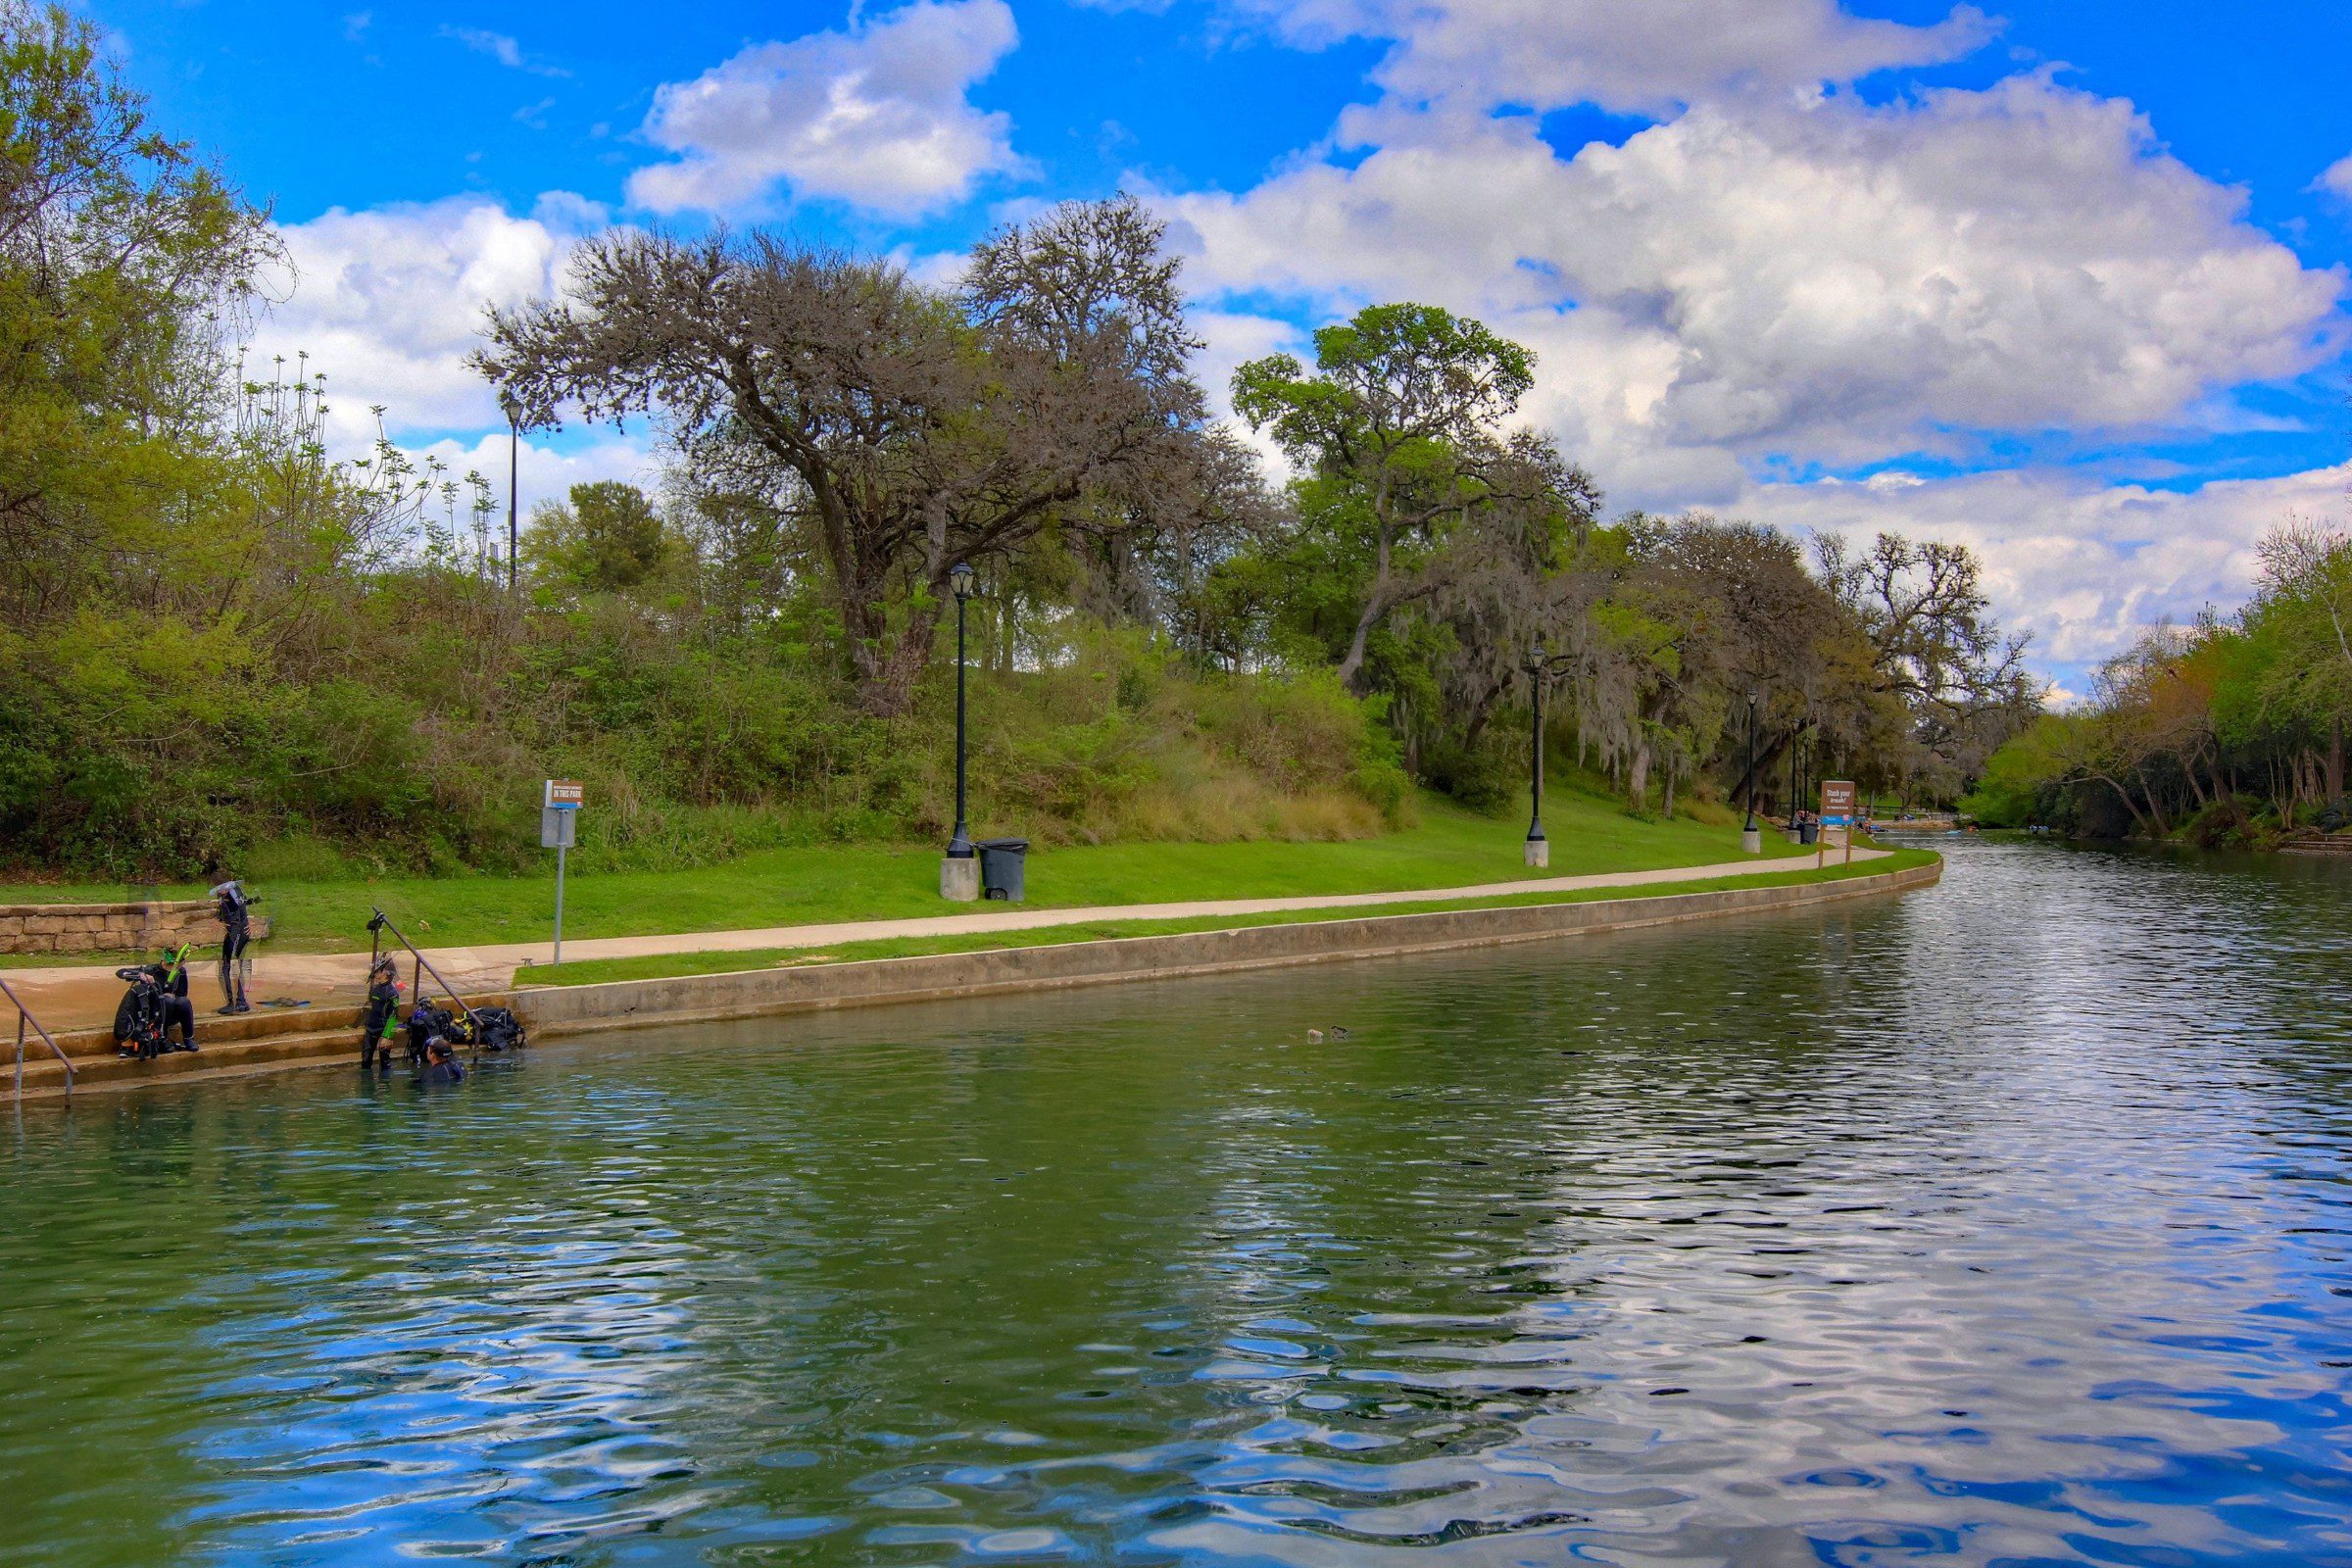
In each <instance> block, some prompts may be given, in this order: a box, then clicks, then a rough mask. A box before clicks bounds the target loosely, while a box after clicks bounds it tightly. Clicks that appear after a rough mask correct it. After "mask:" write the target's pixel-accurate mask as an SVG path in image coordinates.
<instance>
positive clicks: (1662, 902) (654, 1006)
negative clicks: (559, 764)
mask: <svg viewBox="0 0 2352 1568" xmlns="http://www.w3.org/2000/svg"><path fill="white" fill-rule="evenodd" d="M1800 863H1801V862H1800ZM1942 870H1943V866H1942V862H1940V861H1938V862H1936V863H1935V864H1933V865H1922V866H1912V867H1907V868H1905V869H1902V870H1895V871H1880V872H1874V873H1871V874H1868V875H1864V876H1856V877H1848V878H1845V879H1842V880H1838V881H1829V882H1799V883H1794V884H1787V885H1783V886H1778V887H1757V888H1726V889H1722V890H1720V891H1716V892H1709V893H1680V894H1670V895H1655V896H1651V897H1647V898H1629V899H1604V900H1595V901H1593V902H1590V903H1583V904H1538V905H1514V906H1504V907H1499V908H1485V909H1450V910H1439V911H1433V912H1431V913H1427V914H1389V915H1369V916H1364V917H1361V918H1356V919H1348V918H1337V919H1330V920H1314V921H1304V922H1299V923H1297V924H1283V925H1261V926H1247V927H1242V928H1238V929H1234V930H1227V931H1196V932H1190V933H1186V934H1182V935H1177V936H1162V937H1117V938H1110V939H1106V940H1102V941H1093V942H1071V943H1063V944H1057V945H1049V946H1044V947H1034V948H1004V949H999V950H995V951H990V952H983V953H951V954H936V955H929V956H921V957H912V958H876V959H868V960H865V961H861V962H852V963H840V964H809V965H806V966H802V967H793V968H769V969H754V970H748V971H743V972H739V973H732V974H705V975H681V976H677V977H675V978H671V979H662V980H617V981H613V982H612V983H610V984H606V985H593V986H550V987H546V988H544V989H534V990H525V991H521V992H518V993H516V995H515V1000H514V1007H515V1011H516V1012H517V1013H519V1014H520V1015H521V1016H522V1018H523V1020H524V1022H526V1023H527V1024H528V1025H529V1026H530V1028H531V1031H532V1033H533V1034H534V1035H557V1034H573V1033H577V1032H580V1031H583V1030H591V1029H610V1028H615V1027H619V1026H623V1025H629V1024H643V1023H680V1022H687V1021H690V1020H702V1019H714V1018H740V1017H746V1016H750V1015H753V1014H758V1013H769V1012H793V1011H803V1010H812V1009H817V1008H826V1007H856V1006H866V1005H873V1004H876V1003H890V1002H928V1001H936V1000H938V999H941V998H945V997H969V996H984V995H988V994H990V993H993V992H1005V991H1027V990H1043V989H1050V988H1054V987H1058V986H1078V985H1097V984H1103V983H1105V982H1110V981H1118V980H1145V979H1151V980H1165V979H1172V978H1174V977H1176V976H1179V975H1192V974H1216V973H1221V972H1227V971H1232V970H1241V969H1256V968H1266V967H1270V966H1274V965H1279V964H1295V963H1315V962H1319V961H1324V960H1329V959H1337V958H1368V957H1378V956H1383V955H1387V954H1404V953H1432V952H1440V951H1443V950H1445V949H1448V948H1470V947H1484V946H1488V945H1491V944H1495V943H1505V942H1534V941H1542V940H1545V939H1548V938H1553V937H1562V936H1573V935H1577V934H1579V933H1585V932H1598V931H1624V930H1630V929H1633V928H1636V927H1640V926H1653V925H1672V924H1675V923H1677V922H1680V921H1684V920H1697V919H1704V918H1706V917H1708V916H1710V915H1724V914H1740V913H1745V912H1749V911H1755V910H1764V909H1781V908H1789V907H1795V906H1798V905H1806V904H1821V903H1826V902H1829V901H1832V900H1838V899H1851V898H1861V897H1865V896H1868V895H1871V894H1881V893H1887V892H1893V891H1897V890H1901V889H1907V888H1918V887H1927V886H1929V885H1930V884H1932V883H1934V882H1935V881H1936V878H1937V877H1938V876H1940V875H1941V874H1942Z"/></svg>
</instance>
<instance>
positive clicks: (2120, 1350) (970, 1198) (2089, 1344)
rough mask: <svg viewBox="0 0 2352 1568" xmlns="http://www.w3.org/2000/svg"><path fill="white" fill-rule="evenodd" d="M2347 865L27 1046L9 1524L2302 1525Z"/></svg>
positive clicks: (2016, 1541) (1859, 1545) (1848, 1529)
mask: <svg viewBox="0 0 2352 1568" xmlns="http://www.w3.org/2000/svg"><path fill="white" fill-rule="evenodd" d="M2348 872H2352V867H2345V866H2338V865H2334V864H2325V863H2308V862H2305V863H2298V862H2292V861H2283V860H2271V861H2255V860H2244V861H2223V860H2215V859H2193V858H2163V857H2157V856H2150V855H2127V854H2107V853H2099V852H2087V851H2070V850H2066V849H2061V848H2056V847H2052V846H2047V845H2019V844H1994V843H1979V842H1954V843H1953V845H1952V848H1951V854H1950V862H1949V867H1948V870H1947V873H1946V877H1945V880H1944V882H1943V884H1942V885H1941V886H1940V887H1938V888H1936V889H1932V890H1929V891H1925V892H1921V893H1916V894H1912V895H1908V896H1904V897H1900V898H1880V899H1873V900H1868V901H1863V902H1859V903H1854V904H1849V905H1845V906H1842V907H1830V908H1827V909H1820V910H1815V911H1811V912H1792V913H1782V914H1774V915H1765V916H1753V917H1743V918H1740V919H1737V920H1728V921H1718V922H1711V923H1700V924H1694V925H1691V926H1687V927H1681V928H1676V929H1670V930H1663V931H1650V932H1637V933H1627V934H1623V935H1618V936H1610V937H1600V938H1586V939H1571V940H1566V941H1562V942H1557V943H1546V944H1542V945H1534V946H1526V947H1516V948H1508V949H1499V950H1493V951H1488V952H1483V953H1478V954H1473V955H1466V956H1462V955H1457V956H1440V957H1428V958H1418V959H1412V960H1407V961H1381V962H1377V963H1349V964H1336V965H1328V966H1321V967H1315V968H1304V969H1293V970H1284V971H1275V972H1268V973H1263V974H1258V975H1252V976H1246V977H1241V978H1224V979H1203V980H1191V981H1183V982H1171V983H1166V984H1153V985H1130V986H1119V987H1109V988H1103V989H1097V990H1089V991H1081V992H1070V993H1063V994H1050V995H1042V996H1028V997H1008V998H999V999H992V1000H988V1001H983V1002H974V1003H964V1004H958V1005H924V1006H911V1007H899V1008H890V1009H882V1010H874V1011H866V1012H855V1013H844V1014H838V1015H833V1016H821V1017H801V1018H791V1019H782V1020H762V1021H755V1022H748V1023H740V1024H730V1025H720V1026H698V1027H694V1028H670V1029H661V1030H647V1031H643V1032H638V1033H634V1034H624V1035H613V1036H607V1037H602V1038H596V1039H591V1040H586V1041H580V1042H576V1043H568V1042H560V1043H554V1044H551V1045H548V1046H544V1047H539V1048H534V1049H532V1050H531V1051H529V1052H528V1053H526V1054H523V1055H522V1056H521V1057H520V1058H519V1059H515V1060H512V1061H502V1062H498V1063H495V1064H492V1065H489V1066H487V1067H486V1068H485V1069H484V1070H482V1071H480V1072H478V1073H477V1074H475V1075H474V1077H473V1078H472V1079H471V1080H470V1081H469V1082H467V1083H466V1085H464V1086H462V1087H461V1088H459V1089H457V1090H454V1091H437V1092H430V1093H427V1092H421V1091H418V1090H416V1089H413V1088H411V1087H409V1086H408V1085H407V1084H406V1083H405V1082H403V1083H397V1084H394V1085H389V1086H382V1087H368V1086H365V1085H363V1084H362V1083H360V1082H359V1080H358V1076H357V1074H356V1072H355V1073H352V1074H349V1075H346V1074H345V1073H343V1072H340V1071H335V1072H315V1073H308V1074H297V1075H290V1076H283V1077H276V1078H266V1079H257V1080H250V1081H245V1082H239V1083H229V1084H212V1085H206V1086H202V1087H200V1088H196V1087H191V1088H188V1089H184V1090H178V1091H163V1092H157V1093H153V1094H149V1095H145V1096H138V1097H118V1098H111V1099H99V1098H85V1100H84V1101H83V1102H82V1103H79V1104H76V1105H73V1107H72V1108H71V1109H70V1110H66V1109H59V1108H56V1107H51V1106H44V1105H34V1106H27V1107H26V1108H25V1110H24V1112H23V1113H22V1115H21V1116H20V1117H17V1118H16V1119H15V1120H14V1122H13V1123H12V1124H11V1130H10V1131H9V1134H8V1139H9V1142H8V1146H7V1147H8V1155H7V1158H8V1169H9V1177H10V1188H9V1191H10V1200H9V1205H10V1206H9V1219H8V1224H7V1226H6V1229H5V1231H4V1232H0V1293H4V1295H0V1308H4V1310H0V1498H4V1499H5V1501H4V1502H0V1560H4V1561H7V1562H9V1563H24V1564H41V1565H74V1568H80V1565H97V1564H160V1563H201V1564H221V1565H226V1564H239V1565H242V1564H248V1563H267V1564H352V1565H362V1564H366V1565H369V1568H375V1565H379V1564H382V1563H384V1562H387V1561H391V1560H395V1559H396V1558H399V1557H403V1556H415V1557H434V1558H451V1557H455V1558H477V1559H483V1560H488V1561H494V1562H501V1563H508V1562H527V1563H536V1564H548V1565H553V1564H565V1565H623V1564H671V1563H680V1564H683V1563H698V1564H699V1563H713V1564H718V1563H724V1564H750V1563H858V1564H865V1563H873V1564H947V1563H967V1562H1003V1563H1048V1562H1077V1563H1109V1562H1118V1563H1138V1564H1151V1563H1169V1564H1202V1565H1220V1568H1223V1565H1243V1564H1248V1565H1251V1568H1258V1565H1294V1564H1295V1565H1338V1564H1359V1563H1360V1564H1382V1563H1391V1564H1394V1563H1403V1562H1414V1563H1420V1562H1428V1563H1433V1564H1434V1563H1444V1564H1481V1565H1487V1564H1493V1565H1501V1564H1554V1563H1560V1562H1563V1561H1570V1560H1577V1561H1591V1562H1603V1563H1674V1564H1691V1565H1697V1564H1710V1563H1736V1564H1743V1565H1744V1564H1764V1565H1778V1564H1798V1563H1832V1564H1853V1565H1881V1564H1898V1563H1899V1564H1909V1563H1984V1564H2020V1565H2023V1564H2041V1563H2062V1562H2063V1563H2075V1562H2087V1563H2101V1564H2117V1563H2131V1564H2142V1563H2144V1564H2162V1565H2167V1568H2174V1565H2183V1564H2207V1563H2213V1564H2221V1563H2228V1564H2262V1563H2278V1564H2289V1563H2292V1564H2306V1563H2352V1471H2348V1468H2347V1461H2346V1454H2347V1451H2348V1449H2352V1413H2348V1411H2347V1394H2348V1393H2352V1372H2348V1370H2347V1368H2348V1367H2352V1268H2347V1263H2346V1254H2347V1233H2348V1232H2352V1208H2348V1207H2347V1199H2348V1198H2352V1186H2348V1185H2347V1171H2348V1161H2347V1153H2348V1152H2352V1104H2348V1092H2352V965H2347V963H2346V961H2345V959H2346V952H2345V933H2346V932H2347V929H2352V927H2348V925H2347V915H2348V914H2352V875H2348V874H2347V873H2348ZM1309 1028H1319V1029H1323V1030H1325V1031H1327V1032H1330V1031H1336V1030H1340V1029H1344V1030H1345V1031H1346V1032H1347V1038H1346V1039H1344V1040H1342V1039H1336V1038H1335V1039H1327V1040H1326V1041H1324V1042H1323V1043H1320V1044H1310V1043H1308V1041H1307V1039H1306V1031H1307V1030H1308V1029H1309Z"/></svg>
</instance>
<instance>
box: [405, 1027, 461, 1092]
mask: <svg viewBox="0 0 2352 1568" xmlns="http://www.w3.org/2000/svg"><path fill="white" fill-rule="evenodd" d="M424 1059H425V1064H424V1074H423V1076H422V1077H421V1078H420V1079H418V1080H417V1081H418V1082H420V1083H427V1084H461V1083H464V1082H465V1081H466V1067H465V1064H464V1063H462V1062H461V1061H459V1060H458V1054H457V1053H456V1052H455V1051H453V1050H451V1049H450V1044H449V1042H448V1041H446V1040H444V1039H442V1038H441V1037H440V1036H439V1035H435V1036H433V1038H432V1039H430V1040H428V1041H426V1042H425V1043H424Z"/></svg>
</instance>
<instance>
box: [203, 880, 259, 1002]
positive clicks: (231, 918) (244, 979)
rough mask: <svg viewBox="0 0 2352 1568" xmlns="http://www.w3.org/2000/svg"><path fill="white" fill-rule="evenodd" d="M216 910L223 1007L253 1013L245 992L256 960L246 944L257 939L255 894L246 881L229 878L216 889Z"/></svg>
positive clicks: (214, 900)
mask: <svg viewBox="0 0 2352 1568" xmlns="http://www.w3.org/2000/svg"><path fill="white" fill-rule="evenodd" d="M215 869H216V870H218V869H219V868H218V867H215ZM213 912H214V914H215V915H216V916H217V917H218V918H219V919H220V921H221V1011H222V1012H251V1011H252V1010H253V1004H252V1003H251V1002H250V1001H248V1000H247V999H246V994H245V993H246V986H247V984H248V983H249V982H250V981H251V980H252V979H253V960H252V959H251V958H248V957H247V956H245V945H246V944H247V943H248V942H250V941H252V940H253V896H252V895H251V894H249V893H247V892H246V891H245V884H244V883H242V882H239V881H237V880H236V879H235V878H233V877H232V878H229V879H227V880H225V881H222V882H221V883H220V884H219V885H218V886H216V887H215V888H214V889H213Z"/></svg>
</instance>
